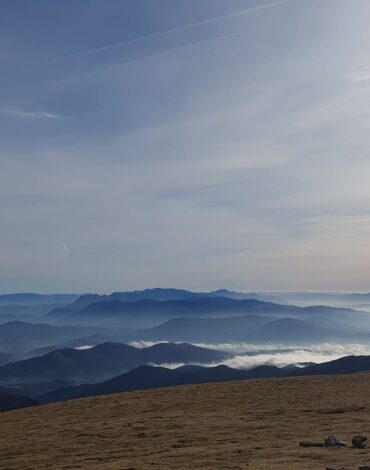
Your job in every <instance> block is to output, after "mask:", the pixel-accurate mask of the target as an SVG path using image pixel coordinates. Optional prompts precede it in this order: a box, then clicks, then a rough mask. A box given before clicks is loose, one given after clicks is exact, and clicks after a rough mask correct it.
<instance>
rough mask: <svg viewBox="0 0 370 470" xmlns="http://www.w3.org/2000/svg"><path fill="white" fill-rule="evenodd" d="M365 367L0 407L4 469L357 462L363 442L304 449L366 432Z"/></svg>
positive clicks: (285, 467) (282, 469)
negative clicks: (345, 373) (346, 372)
mask: <svg viewBox="0 0 370 470" xmlns="http://www.w3.org/2000/svg"><path fill="white" fill-rule="evenodd" d="M369 390H370V374H369V373H363V374H355V375H348V376H331V377H327V376H321V377H304V378H289V379H270V380H256V381H246V382H229V383H223V384H206V385H196V386H182V387H176V388H167V389H157V390H152V391H144V392H135V393H127V394H116V395H109V396H102V397H98V398H88V399H82V400H76V401H71V402H67V403H62V404H55V405H48V406H42V407H36V408H30V409H24V410H16V411H12V412H7V413H3V414H2V415H1V429H2V437H1V440H0V468H1V469H22V470H23V469H37V470H39V469H50V468H53V469H76V468H86V469H95V468H96V469H98V468H104V469H105V468H107V469H120V470H121V469H127V470H128V469H131V470H133V469H137V470H141V469H156V468H157V469H161V470H162V469H171V470H172V469H194V468H201V469H215V468H220V469H239V468H240V469H246V468H247V469H248V468H250V469H265V470H272V469H274V470H275V469H276V470H290V469H296V470H304V469H312V470H319V469H325V468H326V466H329V467H334V468H336V467H346V468H347V467H348V468H358V466H359V465H366V464H369V463H370V447H369V448H368V449H367V448H366V449H364V450H356V449H351V448H346V449H319V448H317V449H315V448H314V449H303V448H300V447H299V446H298V441H299V440H301V439H307V440H321V439H322V438H323V437H324V436H327V435H328V434H334V435H335V436H336V437H338V438H339V439H342V440H345V441H347V442H348V443H350V440H351V438H352V436H354V435H356V434H364V435H367V436H368V437H370V394H369Z"/></svg>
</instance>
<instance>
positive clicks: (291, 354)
mask: <svg viewBox="0 0 370 470" xmlns="http://www.w3.org/2000/svg"><path fill="white" fill-rule="evenodd" d="M140 343H141V344H142V342H140ZM152 344H155V343H150V344H149V342H145V347H146V346H149V345H152ZM197 346H202V347H207V348H211V349H217V350H222V351H225V352H229V353H231V354H233V355H232V357H230V359H226V360H225V361H222V362H212V363H209V364H199V365H203V366H217V365H220V364H224V365H227V366H229V367H232V368H235V369H252V368H254V367H257V366H261V365H274V366H277V367H284V366H287V365H290V364H294V365H303V364H306V363H311V362H315V363H322V362H327V361H333V360H335V359H339V358H340V357H343V356H350V355H370V345H367V344H359V343H353V344H336V343H323V344H314V345H312V344H311V345H299V346H291V345H289V346H287V345H283V344H268V345H255V344H246V343H241V344H240V343H239V344H197ZM141 347H144V346H143V344H142V346H141ZM153 365H157V366H162V367H168V368H176V367H180V366H182V365H185V364H184V363H181V364H179V363H173V364H172V363H166V364H153Z"/></svg>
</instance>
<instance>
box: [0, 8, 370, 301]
mask: <svg viewBox="0 0 370 470" xmlns="http://www.w3.org/2000/svg"><path fill="white" fill-rule="evenodd" d="M369 20H370V2H369V1H368V0H227V1H226V0H156V1H152V0H89V1H88V2H87V1H85V0H64V1H63V2H56V1H55V2H52V1H50V0H33V1H32V2H30V1H29V0H1V2H0V68H1V69H0V220H1V225H0V292H1V293H5V292H17V291H28V292H29V291H37V292H45V293H46V292H64V291H72V292H111V291H117V290H130V289H141V288H146V287H154V286H158V287H181V288H188V289H193V290H200V291H202V290H208V289H217V288H231V289H237V290H243V291H251V290H253V291H263V290H265V291H266V290H268V291H271V290H321V291H322V290H331V291H369V290H370V269H369V265H370V243H369V240H370V184H369V182H370V106H369V105H370V29H369V27H368V24H369Z"/></svg>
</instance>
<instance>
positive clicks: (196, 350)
mask: <svg viewBox="0 0 370 470" xmlns="http://www.w3.org/2000/svg"><path fill="white" fill-rule="evenodd" d="M228 357H230V356H229V354H227V353H225V352H221V351H217V350H214V349H207V348H201V347H198V346H193V345H191V344H186V343H181V344H173V343H159V344H155V345H153V346H149V347H147V348H136V347H134V346H129V345H127V344H122V343H102V344H99V345H98V346H95V347H92V348H90V349H82V350H77V349H71V348H69V349H61V350H56V351H53V352H50V353H48V354H45V355H44V356H39V357H33V358H30V359H25V360H22V361H17V362H12V363H10V364H7V365H4V366H2V367H0V385H1V386H3V387H9V386H14V385H16V384H22V385H23V384H34V383H45V382H48V383H52V382H53V381H66V382H75V383H76V382H77V383H78V382H80V383H81V381H85V382H86V381H88V382H90V381H98V380H104V379H107V378H110V377H113V376H114V375H118V374H120V373H123V372H125V371H128V370H130V369H133V368H135V367H138V366H141V365H145V364H169V363H194V362H195V363H199V364H202V363H203V364H204V363H212V362H220V361H222V360H224V359H226V358H228Z"/></svg>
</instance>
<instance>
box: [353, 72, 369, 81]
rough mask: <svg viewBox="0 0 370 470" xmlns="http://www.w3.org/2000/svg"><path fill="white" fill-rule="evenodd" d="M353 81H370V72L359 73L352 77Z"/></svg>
mask: <svg viewBox="0 0 370 470" xmlns="http://www.w3.org/2000/svg"><path fill="white" fill-rule="evenodd" d="M351 80H352V82H353V83H362V82H368V81H370V72H364V73H359V74H356V75H353V76H352V77H351Z"/></svg>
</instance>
